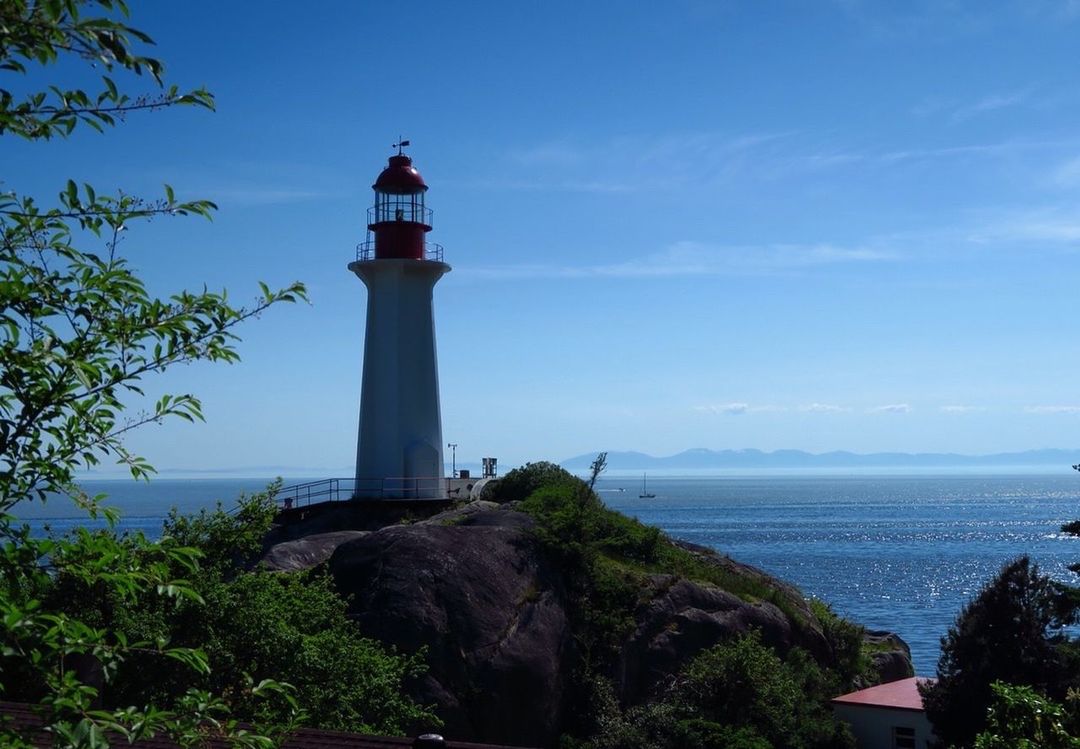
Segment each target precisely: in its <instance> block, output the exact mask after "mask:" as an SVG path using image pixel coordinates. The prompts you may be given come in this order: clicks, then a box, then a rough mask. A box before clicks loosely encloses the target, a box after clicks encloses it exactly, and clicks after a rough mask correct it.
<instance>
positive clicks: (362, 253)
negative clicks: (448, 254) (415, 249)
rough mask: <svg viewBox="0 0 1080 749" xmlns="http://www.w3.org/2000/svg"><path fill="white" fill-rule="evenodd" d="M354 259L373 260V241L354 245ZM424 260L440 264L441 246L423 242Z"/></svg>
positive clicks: (435, 243)
mask: <svg viewBox="0 0 1080 749" xmlns="http://www.w3.org/2000/svg"><path fill="white" fill-rule="evenodd" d="M356 259H357V260H374V259H375V240H374V239H368V240H366V241H364V242H361V243H359V244H358V245H356ZM424 260H429V261H432V262H436V263H441V262H442V261H443V246H442V245H441V244H439V243H437V242H424Z"/></svg>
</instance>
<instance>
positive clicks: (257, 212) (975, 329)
mask: <svg viewBox="0 0 1080 749" xmlns="http://www.w3.org/2000/svg"><path fill="white" fill-rule="evenodd" d="M133 24H134V25H135V26H137V27H139V28H142V29H144V30H146V31H148V32H149V33H150V34H151V35H152V36H153V37H154V38H155V39H156V40H157V42H158V47H159V49H158V50H157V53H158V54H159V55H160V56H161V57H162V58H163V59H165V60H166V62H167V63H168V69H169V73H170V75H169V77H170V78H171V80H172V81H173V82H175V83H177V84H180V85H181V86H189V87H190V86H197V85H205V86H207V87H208V88H209V89H211V90H212V91H213V92H214V93H215V94H216V96H217V101H218V111H217V112H216V113H212V114H211V113H206V112H202V111H173V112H165V113H158V114H150V115H144V116H134V115H133V116H131V117H129V118H128V121H127V122H126V123H125V124H124V125H123V126H122V127H121V128H119V129H117V130H114V131H111V132H108V133H107V134H106V135H104V136H102V135H97V134H94V133H92V132H89V131H87V132H84V133H79V134H77V135H76V136H75V137H73V138H71V139H70V140H68V141H66V142H59V143H58V142H52V143H47V144H38V143H35V144H22V143H16V142H13V141H11V140H10V139H5V140H4V141H3V143H2V145H0V149H2V151H0V161H2V162H3V164H4V168H3V176H4V179H5V181H6V182H7V183H8V186H9V187H12V188H15V189H18V190H20V191H22V192H26V193H33V194H36V195H39V196H48V195H52V194H55V193H56V192H57V191H59V189H60V188H61V187H62V185H63V183H64V182H65V181H66V179H67V178H69V177H71V178H74V179H77V180H85V181H89V182H92V183H93V184H94V185H95V186H96V187H97V188H98V190H99V192H100V191H102V190H109V189H117V188H123V189H124V190H126V191H128V192H134V193H138V194H151V195H152V194H155V193H156V192H158V191H160V185H161V184H162V183H164V182H168V183H170V184H172V185H173V187H174V188H175V189H176V191H177V193H178V194H179V195H181V196H185V197H204V198H209V199H211V200H214V201H216V202H217V203H219V205H220V207H221V210H220V212H219V213H218V215H217V217H216V218H215V220H214V222H213V223H206V222H203V221H200V220H191V219H188V220H177V221H168V222H155V223H153V224H150V225H146V226H141V227H138V228H137V229H135V230H133V231H132V232H130V233H129V237H128V239H127V244H126V248H125V250H126V252H127V253H128V255H129V256H130V257H131V258H132V260H133V262H134V264H135V265H136V266H137V267H138V268H139V269H140V270H141V271H142V272H143V274H144V275H145V277H146V278H147V279H148V281H149V282H150V283H151V285H152V286H153V288H154V289H156V290H159V291H161V292H162V293H165V292H169V291H172V290H176V289H179V288H183V287H200V286H201V285H203V284H207V285H208V286H210V287H212V288H221V287H225V288H227V289H228V290H229V292H230V294H232V295H233V296H234V298H236V299H238V300H243V299H245V298H247V297H249V296H254V294H255V292H256V290H257V285H256V281H257V280H260V279H261V280H265V281H267V282H268V283H271V284H284V283H287V282H289V281H292V280H294V279H299V280H303V281H305V282H306V283H307V284H308V285H309V288H310V292H311V298H312V303H311V304H310V305H300V306H296V307H285V308H280V309H274V310H272V311H271V312H270V313H268V314H267V315H265V317H264V318H263V319H261V320H259V321H257V322H255V323H254V324H252V325H250V326H249V327H248V328H246V329H245V330H244V331H242V335H243V338H244V342H243V344H242V346H241V354H242V356H243V359H244V361H243V363H242V364H239V365H236V366H233V367H211V366H200V365H196V366H190V367H183V368H181V369H179V370H177V371H175V372H173V373H170V374H169V375H167V376H166V377H164V378H162V379H160V380H156V381H152V382H150V383H148V385H149V388H148V390H149V392H150V393H151V395H153V394H156V393H158V392H168V391H193V392H195V393H197V394H199V395H201V396H202V398H203V400H204V404H205V411H206V415H207V418H208V423H206V424H198V425H187V424H174V425H167V426H161V427H153V428H150V429H148V430H145V431H143V432H142V433H140V434H139V435H137V436H136V437H133V438H132V440H131V447H133V448H135V449H138V450H141V451H142V452H143V453H144V454H146V455H147V457H149V458H150V459H151V460H152V461H153V462H154V463H155V464H157V465H158V466H159V467H161V468H200V469H221V468H245V467H270V468H274V469H281V470H284V471H286V472H291V473H296V472H297V471H298V470H299V472H307V473H321V472H331V473H348V469H349V466H350V465H351V463H352V461H353V456H354V451H355V434H356V421H357V410H358V397H359V388H360V369H361V354H362V348H363V326H364V303H365V297H364V294H365V292H364V288H363V285H362V283H361V282H360V281H359V280H358V279H357V278H355V277H354V276H353V275H352V274H351V273H349V272H348V271H347V270H346V268H345V265H346V263H347V262H348V261H349V260H350V259H351V257H352V254H353V247H354V245H355V244H356V243H357V242H359V241H361V240H363V239H364V232H365V227H364V215H365V214H364V212H365V210H366V208H367V207H368V205H370V203H371V200H372V193H371V189H370V185H371V183H372V181H373V180H374V177H375V176H376V174H377V173H378V172H379V170H380V169H381V168H382V166H383V165H384V164H385V159H386V157H387V156H388V155H389V154H390V153H391V150H390V148H389V145H390V144H391V143H392V142H394V140H395V139H396V138H397V136H398V135H399V134H400V135H403V136H404V137H406V138H409V139H411V141H412V143H413V147H412V148H411V155H412V156H413V157H414V159H415V162H416V165H417V166H418V167H419V168H420V170H421V171H422V173H423V174H424V176H425V178H426V180H427V182H428V184H429V185H430V188H431V189H430V192H429V193H428V205H429V206H430V207H432V208H433V209H434V211H435V214H434V215H435V230H434V232H433V233H432V234H431V236H430V238H431V240H433V241H436V242H440V243H441V244H443V245H444V246H445V248H446V259H447V262H449V263H450V264H451V265H452V266H453V268H454V270H453V272H452V273H450V274H449V275H448V276H446V277H445V278H444V279H443V280H442V281H441V282H440V283H439V285H438V287H437V288H436V316H437V335H438V341H439V360H440V376H441V384H442V403H443V430H444V436H445V438H446V439H447V441H453V442H456V443H458V444H459V448H458V456H459V459H462V460H464V461H474V460H478V459H479V458H480V457H481V456H484V455H495V456H498V457H499V458H500V460H501V462H502V464H503V465H514V464H517V463H520V462H522V461H525V460H538V459H555V460H558V459H563V458H566V457H569V456H572V455H575V454H578V453H584V452H589V451H597V450H603V449H608V450H621V449H637V450H642V451H645V452H649V453H653V454H658V455H659V454H670V453H674V452H677V451H680V450H683V449H686V448H692V447H707V448H714V449H724V448H742V447H755V448H760V449H765V450H772V449H779V448H800V449H805V450H811V451H815V452H817V451H826V450H832V449H847V450H854V451H858V452H872V451H880V450H900V451H957V452H965V453H986V452H996V451H1004V450H1021V449H1028V448H1039V447H1073V446H1076V445H1078V444H1080V439H1078V433H1080V392H1078V389H1077V382H1078V379H1080V378H1078V373H1080V347H1078V345H1077V340H1076V326H1075V323H1076V321H1077V319H1078V316H1077V314H1076V309H1077V306H1078V305H1077V296H1078V290H1080V283H1078V282H1080V264H1078V263H1077V260H1078V255H1077V248H1078V247H1080V202H1078V199H1080V124H1078V123H1080V45H1078V44H1077V39H1080V3H1077V2H1075V1H1066V0H1061V1H1051V0H1043V1H1040V0H1025V1H1024V2H996V3H994V2H970V3H964V2H908V3H886V2H881V3H877V2H860V1H859V0H843V1H842V0H836V1H835V2H828V1H827V0H821V1H820V2H801V1H800V2H795V1H793V2H749V1H747V2H720V1H718V2H703V1H682V0H674V1H673V2H669V3H663V4H657V3H623V2H590V3H580V2H557V1H549V2H542V3H541V2H501V3H495V2H469V3H439V2H414V3H410V4H407V5H402V4H390V3H373V2H366V3H359V2H356V3H353V2H340V3H331V2H318V3H311V4H307V5H305V6H304V9H303V12H298V10H297V5H296V4H295V3H286V2H276V3H275V2H269V3H261V4H259V5H258V6H255V5H251V4H241V3H210V2H201V1H200V2H185V3H145V4H142V5H141V7H136V8H135V9H134V15H133ZM49 74H50V76H51V77H50V78H49V80H50V81H51V80H52V79H53V78H54V77H55V74H56V71H49ZM36 80H44V78H36V77H35V78H34V79H31V81H30V83H31V84H33V83H35V82H36ZM128 83H129V86H128V87H129V88H130V89H136V90H137V89H138V88H139V85H140V84H139V82H134V83H132V82H128Z"/></svg>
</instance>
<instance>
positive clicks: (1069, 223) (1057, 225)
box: [965, 206, 1080, 245]
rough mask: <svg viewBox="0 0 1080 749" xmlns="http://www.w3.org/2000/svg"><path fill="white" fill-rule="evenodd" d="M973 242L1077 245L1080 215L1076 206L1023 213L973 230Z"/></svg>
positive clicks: (1079, 232)
mask: <svg viewBox="0 0 1080 749" xmlns="http://www.w3.org/2000/svg"><path fill="white" fill-rule="evenodd" d="M965 239H967V240H968V241H970V242H974V243H978V244H985V243H990V242H1003V241H1004V242H1039V243H1064V244H1069V245H1071V244H1074V243H1075V242H1077V241H1078V240H1080V212H1077V211H1076V209H1075V208H1074V207H1072V206H1066V207H1059V208H1054V207H1050V208H1040V209H1039V210H1037V211H1021V212H1016V213H1014V214H1012V215H1006V216H1004V217H1002V218H999V219H995V220H993V221H991V222H989V223H987V224H985V225H982V226H979V227H977V228H975V229H973V230H971V231H970V232H969V233H968V234H967V236H966V237H965Z"/></svg>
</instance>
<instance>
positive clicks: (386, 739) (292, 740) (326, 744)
mask: <svg viewBox="0 0 1080 749" xmlns="http://www.w3.org/2000/svg"><path fill="white" fill-rule="evenodd" d="M32 707H33V706H31V705H28V704H26V703H21V702H4V701H0V716H3V719H5V725H6V726H7V727H11V728H16V729H20V730H25V729H33V728H34V727H36V726H39V725H41V720H40V719H39V718H38V717H37V715H35V714H34V711H33V710H32ZM32 740H33V741H34V743H35V745H37V746H39V747H41V748H42V749H49V748H50V747H52V745H53V741H52V737H50V736H49V735H48V734H46V733H45V732H44V731H41V732H38V733H36V734H35V735H34V736H33V739H32ZM414 741H415V739H413V738H403V737H394V736H364V735H361V734H357V733H343V732H341V731H325V730H322V729H320V728H301V729H299V730H297V731H296V732H295V733H293V735H292V736H290V737H289V738H288V740H287V741H285V742H284V744H283V749H402V748H403V747H411V746H413V742H414ZM117 743H124V745H126V742H117ZM211 745H212V746H218V745H219V744H218V742H211ZM135 746H136V747H138V749H177V745H176V744H175V743H174V742H172V741H170V740H169V739H167V738H165V737H162V736H156V737H154V738H151V739H143V740H141V741H139V742H137V743H136V744H135ZM220 746H222V747H225V746H226V745H225V744H224V743H221V744H220ZM446 749H523V748H522V747H510V746H504V745H501V744H474V743H471V742H467V741H447V742H446Z"/></svg>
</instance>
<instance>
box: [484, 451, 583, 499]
mask: <svg viewBox="0 0 1080 749" xmlns="http://www.w3.org/2000/svg"><path fill="white" fill-rule="evenodd" d="M558 484H571V485H575V486H576V485H577V484H581V485H582V486H586V488H587V485H586V484H585V482H584V481H582V480H581V479H579V478H578V477H577V476H575V475H574V474H572V473H570V472H569V471H567V470H566V469H565V468H563V467H562V466H559V465H556V464H555V463H549V462H548V461H546V460H542V461H539V462H537V463H526V464H525V465H523V466H521V467H520V468H515V469H514V470H512V471H510V472H509V473H507V474H506V475H505V476H503V477H502V478H500V479H496V480H495V481H492V482H491V483H490V484H488V487H487V489H486V490H485V491H484V496H483V498H484V499H486V500H490V501H492V502H514V501H517V500H520V499H526V498H527V497H528V496H529V495H531V494H532V493H533V492H535V491H536V490H537V489H541V488H543V487H549V486H555V485H558Z"/></svg>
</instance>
